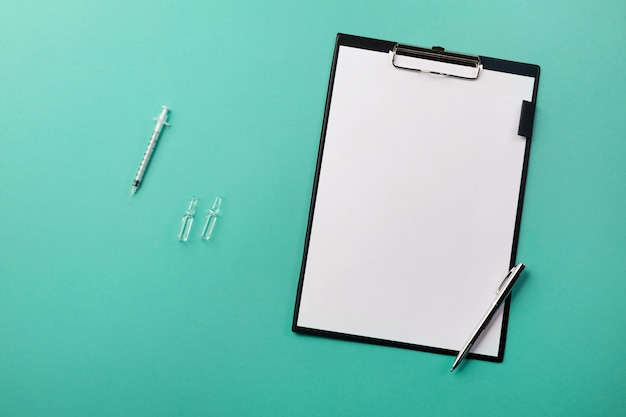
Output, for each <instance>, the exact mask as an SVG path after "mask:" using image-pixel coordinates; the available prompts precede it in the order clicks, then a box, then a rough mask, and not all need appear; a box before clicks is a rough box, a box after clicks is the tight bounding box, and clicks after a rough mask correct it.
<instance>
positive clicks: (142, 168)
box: [130, 106, 170, 196]
mask: <svg viewBox="0 0 626 417" xmlns="http://www.w3.org/2000/svg"><path fill="white" fill-rule="evenodd" d="M161 107H163V110H162V111H161V114H160V115H159V117H158V118H155V119H154V120H156V126H155V127H154V132H152V136H151V137H150V142H148V148H147V149H146V152H145V153H144V154H143V159H142V160H141V164H140V165H139V170H138V171H137V175H135V179H134V180H133V188H132V189H131V192H130V195H131V196H133V195H135V193H136V192H137V190H138V189H139V186H141V181H142V179H143V176H144V174H145V173H146V169H147V168H148V164H149V163H150V158H151V157H152V152H153V151H154V148H155V147H156V143H157V140H158V139H159V135H160V134H161V130H162V129H163V126H164V125H165V126H169V125H170V124H169V123H167V112H168V111H169V110H170V109H168V108H167V107H165V106H161Z"/></svg>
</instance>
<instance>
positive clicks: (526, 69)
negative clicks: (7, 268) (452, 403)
mask: <svg viewBox="0 0 626 417" xmlns="http://www.w3.org/2000/svg"><path fill="white" fill-rule="evenodd" d="M396 44H397V42H391V41H383V40H379V39H373V38H366V37H361V36H354V35H347V34H343V33H338V34H337V37H336V40H335V49H334V53H333V60H332V65H331V70H330V77H329V81H328V91H327V94H326V104H325V108H324V121H323V125H322V132H321V138H320V146H319V149H318V155H317V162H316V168H315V177H314V180H313V190H312V196H311V204H310V207H309V218H308V224H307V231H306V236H305V244H304V252H303V257H302V264H301V268H300V278H299V280H298V288H297V295H296V303H295V308H294V315H293V321H292V325H291V330H292V332H294V333H302V334H309V335H315V336H323V337H332V338H336V339H342V340H349V341H356V342H362V343H369V344H375V345H381V346H391V347H398V348H403V349H410V350H417V351H423V352H430V353H439V354H444V355H450V356H456V355H457V353H458V352H457V351H454V350H448V349H443V348H435V347H432V346H424V345H416V344H411V343H404V342H397V341H392V340H384V339H378V338H372V337H366V336H358V335H350V334H345V333H339V332H333V331H329V330H319V329H312V328H308V327H302V326H298V324H297V323H298V314H299V311H300V300H301V296H302V287H303V284H304V273H305V271H306V261H307V255H308V251H309V240H310V237H311V228H312V225H313V217H314V212H315V201H316V198H317V187H318V184H319V176H320V170H321V165H322V158H323V153H324V142H325V139H326V129H327V125H328V116H329V113H330V103H331V102H332V92H333V85H334V83H335V70H336V67H337V58H338V55H339V47H340V46H348V47H354V48H360V49H367V50H371V51H377V52H383V53H387V52H389V51H390V50H392V49H393V48H394V46H395V45H396ZM480 59H481V62H482V64H483V68H485V69H488V70H494V71H499V72H506V73H509V74H516V75H523V76H527V77H533V78H534V79H535V81H534V87H533V98H532V103H536V102H537V92H538V87H539V74H540V72H541V69H540V67H539V66H538V65H534V64H526V63H521V62H516V61H509V60H504V59H497V58H489V57H484V56H480ZM520 106H521V103H520ZM530 132H531V134H530V135H529V136H528V137H527V138H526V148H525V150H524V161H523V165H522V179H521V184H520V192H519V197H518V206H517V215H516V220H515V230H514V233H513V242H512V247H511V259H510V262H509V267H510V268H512V267H513V266H514V265H515V262H516V254H517V246H518V240H519V232H520V227H521V217H522V206H523V203H524V191H525V188H526V177H527V173H528V162H529V156H530V145H531V142H532V141H531V138H532V127H531V129H530ZM510 302H511V296H510V295H509V296H508V297H507V299H506V301H505V302H504V306H503V307H502V308H503V309H504V311H503V315H502V328H501V336H500V343H499V346H498V354H497V356H490V355H482V354H476V353H469V354H468V356H467V357H468V358H470V359H481V360H484V361H488V362H502V361H503V360H504V350H505V346H506V338H507V333H508V322H509V311H510Z"/></svg>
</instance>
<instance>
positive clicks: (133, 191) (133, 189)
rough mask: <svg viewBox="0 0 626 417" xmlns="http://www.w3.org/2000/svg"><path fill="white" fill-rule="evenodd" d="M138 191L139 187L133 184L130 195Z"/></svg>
mask: <svg viewBox="0 0 626 417" xmlns="http://www.w3.org/2000/svg"><path fill="white" fill-rule="evenodd" d="M136 192H137V187H135V186H133V188H131V189H130V196H131V197H132V196H134V195H135V193H136Z"/></svg>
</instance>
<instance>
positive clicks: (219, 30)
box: [0, 0, 626, 417]
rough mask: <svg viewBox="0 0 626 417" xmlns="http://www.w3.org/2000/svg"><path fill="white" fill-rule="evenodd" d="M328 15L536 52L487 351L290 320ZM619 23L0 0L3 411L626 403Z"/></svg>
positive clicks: (465, 8) (523, 14) (320, 7)
mask: <svg viewBox="0 0 626 417" xmlns="http://www.w3.org/2000/svg"><path fill="white" fill-rule="evenodd" d="M337 32H344V33H350V34H355V35H361V36H369V37H375V38H380V39H386V40H396V41H399V42H404V43H409V44H418V45H423V46H432V45H443V46H446V47H447V48H449V49H451V50H456V51H462V52H467V53H476V54H481V55H485V56H492V57H497V58H504V59H511V60H517V61H523V62H528V63H533V64H538V65H540V66H541V68H542V73H541V82H540V87H539V98H538V108H537V116H536V120H535V129H534V143H533V149H532V153H531V161H530V170H529V173H528V183H527V192H526V200H525V206H524V216H523V223H522V230H521V237H520V246H519V251H518V260H519V261H523V262H525V263H526V264H527V273H525V277H524V283H523V284H522V285H520V286H519V288H517V290H516V291H515V292H514V294H513V302H512V305H511V315H510V326H509V333H508V343H507V349H506V354H505V360H504V362H503V363H501V364H494V363H487V362H482V361H475V360H469V361H467V363H466V364H465V366H464V367H463V368H462V369H460V372H458V373H455V374H450V373H449V372H448V369H449V367H450V365H451V363H452V360H453V358H452V357H450V356H444V355H437V354H429V353H424V352H414V351H409V350H403V349H395V348H390V347H380V346H372V345H366V344H360V343H352V342H344V341H337V340H332V339H325V338H317V337H311V336H303V335H297V334H293V333H292V332H291V320H292V314H293V306H294V300H295V295H296V287H297V281H298V275H299V268H300V260H301V256H302V252H303V244H304V236H305V231H306V220H307V214H308V207H309V199H310V193H311V187H312V182H313V174H314V169H315V162H316V153H317V146H318V143H319V135H320V130H321V125H322V118H323V109H324V102H325V98H326V88H327V83H328V75H329V69H330V65H331V60H332V52H333V48H334V41H335V35H336V33H337ZM625 40H626V3H625V2H623V1H620V0H597V1H594V2H592V1H565V0H557V1H552V2H548V1H539V0H528V1H518V0H515V1H513V0H506V1H499V0H485V1H480V2H478V1H452V0H437V1H434V0H428V1H396V0H389V1H384V2H383V1H378V2H374V1H347V2H337V1H329V0H323V1H307V2H304V1H287V0H278V1H274V0H270V1H268V2H252V1H240V0H235V1H203V2H201V1H187V2H163V1H117V0H113V1H106V2H104V1H90V2H87V1H78V0H75V1H69V0H63V1H57V2H46V1H26V0H22V1H13V0H8V1H3V2H1V3H0V416H3V417H13V416H16V417H37V416H64V417H71V416H91V417H98V416H151V417H157V416H389V415H398V416H406V415H424V416H474V415H475V416H486V415H494V416H495V415H499V416H501V415H509V416H530V415H550V416H609V415H611V416H615V415H624V414H626V396H625V395H624V393H625V392H626V361H624V349H625V347H626V256H625V255H624V253H625V252H626V218H625V214H626V189H625V186H624V184H625V183H626V135H625V133H624V132H626V113H625V97H626V77H625V75H624V74H626V42H625ZM161 105H168V106H170V107H171V109H172V113H171V117H170V121H171V124H172V126H171V127H169V128H166V129H165V130H164V132H163V135H162V138H161V142H160V144H159V146H158V148H157V150H156V153H155V155H154V158H153V161H152V165H151V166H150V168H149V170H148V173H147V175H146V178H145V183H144V185H143V187H142V188H141V189H140V190H139V192H138V194H137V195H136V196H135V197H134V198H133V199H132V200H131V199H129V193H130V187H131V181H132V179H133V176H134V175H135V172H136V170H137V167H138V164H139V161H140V159H141V156H142V154H143V152H144V149H145V146H146V144H147V141H148V138H149V136H150V133H151V131H152V128H153V127H154V122H153V121H152V117H154V116H157V115H158V113H159V111H160V106H161ZM216 194H221V195H222V196H223V199H224V200H223V204H222V217H221V218H220V219H219V220H218V223H217V226H216V229H215V234H214V241H211V242H208V244H205V242H202V241H200V240H199V238H198V237H197V234H198V233H199V232H200V224H201V223H202V221H203V218H204V214H205V213H206V210H208V208H209V206H210V203H211V202H212V200H213V198H214V196H215V195H216ZM191 195H196V196H197V197H198V198H199V204H198V212H197V216H196V223H195V225H194V229H193V230H192V238H191V239H190V241H189V243H188V244H186V245H185V244H182V243H180V242H178V241H177V239H176V233H177V229H178V223H179V221H180V218H181V216H182V215H183V214H184V211H185V208H186V206H187V202H188V201H189V198H190V197H191ZM377 207H378V208H380V209H382V210H383V215H384V205H383V206H379V205H378V206H377Z"/></svg>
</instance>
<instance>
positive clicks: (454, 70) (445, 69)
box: [391, 43, 482, 80]
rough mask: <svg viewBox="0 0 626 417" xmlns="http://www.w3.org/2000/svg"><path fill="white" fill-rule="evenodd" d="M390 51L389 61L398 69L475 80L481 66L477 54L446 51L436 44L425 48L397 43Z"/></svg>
mask: <svg viewBox="0 0 626 417" xmlns="http://www.w3.org/2000/svg"><path fill="white" fill-rule="evenodd" d="M391 52H392V58H391V63H392V64H393V66H394V67H396V68H400V69H408V70H413V71H421V72H429V73H432V74H439V75H446V76H450V77H457V78H464V79H468V80H475V79H477V78H478V75H479V74H480V70H481V68H482V64H481V62H480V57H479V56H475V55H465V54H459V53H456V52H447V51H445V50H444V49H443V48H441V47H437V46H436V47H433V48H432V49H427V48H421V47H419V46H409V45H401V44H399V43H397V44H396V45H395V46H394V47H393V50H392V51H391Z"/></svg>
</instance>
